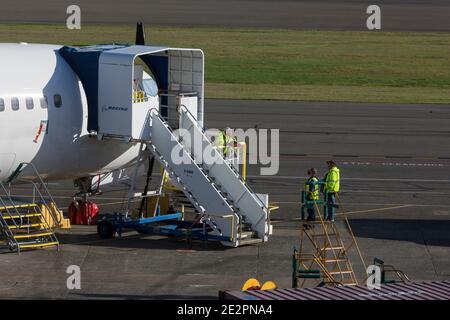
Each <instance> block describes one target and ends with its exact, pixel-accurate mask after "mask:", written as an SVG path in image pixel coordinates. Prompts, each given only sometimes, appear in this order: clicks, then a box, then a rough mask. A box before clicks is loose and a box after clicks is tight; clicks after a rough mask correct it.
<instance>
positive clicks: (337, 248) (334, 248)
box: [322, 246, 344, 250]
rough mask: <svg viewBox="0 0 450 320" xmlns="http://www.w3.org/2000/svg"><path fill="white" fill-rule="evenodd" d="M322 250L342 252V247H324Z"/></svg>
mask: <svg viewBox="0 0 450 320" xmlns="http://www.w3.org/2000/svg"><path fill="white" fill-rule="evenodd" d="M322 249H323V250H343V249H344V247H342V246H337V247H325V248H322Z"/></svg>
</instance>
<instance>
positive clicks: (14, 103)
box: [11, 97, 19, 111]
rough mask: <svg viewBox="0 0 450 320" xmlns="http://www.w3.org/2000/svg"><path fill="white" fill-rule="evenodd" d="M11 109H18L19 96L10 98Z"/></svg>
mask: <svg viewBox="0 0 450 320" xmlns="http://www.w3.org/2000/svg"><path fill="white" fill-rule="evenodd" d="M11 109H13V110H14V111H17V110H19V98H16V97H14V98H11Z"/></svg>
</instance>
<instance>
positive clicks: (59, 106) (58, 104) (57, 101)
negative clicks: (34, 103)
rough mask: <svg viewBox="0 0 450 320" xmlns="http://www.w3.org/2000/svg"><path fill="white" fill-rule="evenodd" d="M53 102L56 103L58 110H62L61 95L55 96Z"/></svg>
mask: <svg viewBox="0 0 450 320" xmlns="http://www.w3.org/2000/svg"><path fill="white" fill-rule="evenodd" d="M53 102H54V103H55V107H56V108H61V106H62V98H61V95H59V94H55V95H54V96H53Z"/></svg>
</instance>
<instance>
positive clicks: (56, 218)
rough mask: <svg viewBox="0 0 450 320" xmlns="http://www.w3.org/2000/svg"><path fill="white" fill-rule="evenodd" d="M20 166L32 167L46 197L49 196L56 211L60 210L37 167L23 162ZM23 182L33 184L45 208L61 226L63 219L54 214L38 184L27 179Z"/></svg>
mask: <svg viewBox="0 0 450 320" xmlns="http://www.w3.org/2000/svg"><path fill="white" fill-rule="evenodd" d="M20 165H26V166H30V167H31V168H32V169H33V171H34V174H35V175H36V177H37V178H38V180H39V183H40V184H41V186H42V187H43V188H44V191H45V193H46V195H47V196H48V198H49V199H50V201H51V202H52V203H54V204H55V209H56V210H58V208H57V207H56V201H55V199H53V197H52V195H51V193H50V191H49V190H48V188H47V186H46V185H45V183H44V180H43V179H42V177H41V175H40V174H39V171H38V170H37V168H36V166H35V165H34V164H33V163H31V162H21V163H20ZM21 180H22V181H24V182H29V183H31V184H33V188H34V189H35V190H36V191H37V193H38V194H39V197H40V198H41V200H42V202H43V204H44V206H45V207H46V208H47V210H48V212H49V213H50V215H51V216H52V218H53V220H54V221H55V222H56V225H61V217H60V216H59V215H57V214H55V212H53V209H52V208H50V206H49V205H48V204H47V201H45V198H44V196H43V195H42V193H41V192H40V191H39V188H38V187H37V185H36V183H35V182H33V181H29V180H25V179H21Z"/></svg>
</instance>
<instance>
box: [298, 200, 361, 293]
mask: <svg viewBox="0 0 450 320" xmlns="http://www.w3.org/2000/svg"><path fill="white" fill-rule="evenodd" d="M315 208H316V211H317V214H316V215H317V217H318V220H316V221H302V226H301V230H300V232H301V233H300V248H299V250H294V255H293V269H294V270H293V287H304V286H306V285H307V284H308V282H311V281H314V282H316V284H319V285H330V286H341V285H346V286H352V285H357V284H358V281H357V278H356V275H355V272H354V270H353V266H352V263H351V261H350V259H349V257H348V250H349V249H350V247H352V246H353V245H356V248H357V249H358V247H357V244H356V239H355V237H354V235H353V232H352V231H351V227H350V224H349V223H348V220H347V218H346V217H344V220H345V223H346V227H347V228H348V231H349V234H350V236H351V239H352V243H351V244H350V245H349V246H347V247H346V246H345V244H344V241H343V240H342V238H341V236H340V234H339V230H338V227H337V226H336V224H335V223H334V222H333V221H325V220H324V218H323V216H322V214H321V212H320V210H319V207H318V206H317V203H316V204H315ZM358 252H359V249H358Z"/></svg>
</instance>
